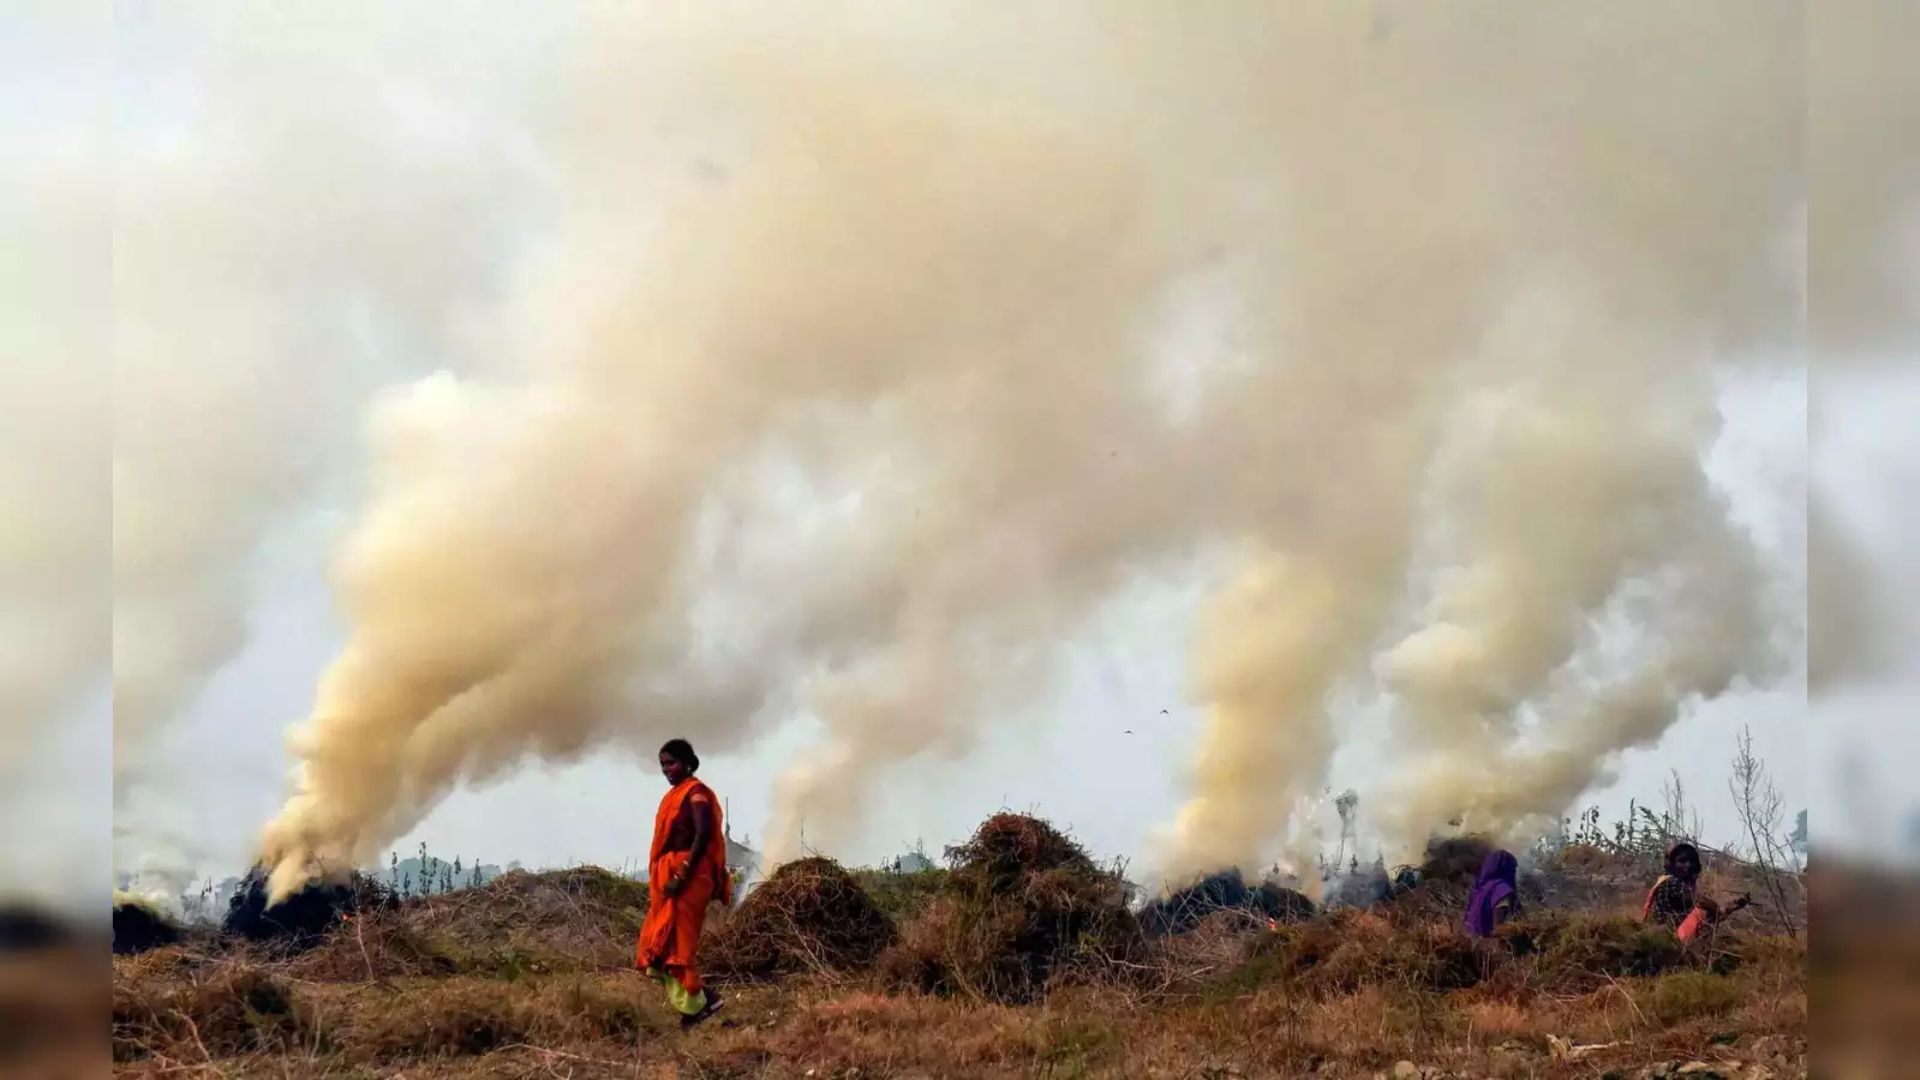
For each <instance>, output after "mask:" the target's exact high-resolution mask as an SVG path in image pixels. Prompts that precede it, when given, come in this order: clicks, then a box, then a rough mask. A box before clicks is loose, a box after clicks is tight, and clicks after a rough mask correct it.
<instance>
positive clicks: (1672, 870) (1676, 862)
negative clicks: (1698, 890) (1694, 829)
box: [1667, 840, 1702, 877]
mask: <svg viewBox="0 0 1920 1080" xmlns="http://www.w3.org/2000/svg"><path fill="white" fill-rule="evenodd" d="M1682 855H1691V856H1692V857H1693V868H1694V869H1695V870H1696V871H1697V870H1700V869H1702V865H1701V862H1700V849H1699V848H1696V847H1694V846H1693V845H1692V844H1689V843H1687V842H1686V841H1685V840H1682V841H1680V842H1679V843H1677V844H1675V845H1673V846H1672V847H1670V848H1668V849H1667V873H1669V874H1672V875H1673V876H1675V877H1679V876H1680V856H1682Z"/></svg>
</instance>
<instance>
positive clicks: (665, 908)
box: [634, 776, 733, 995]
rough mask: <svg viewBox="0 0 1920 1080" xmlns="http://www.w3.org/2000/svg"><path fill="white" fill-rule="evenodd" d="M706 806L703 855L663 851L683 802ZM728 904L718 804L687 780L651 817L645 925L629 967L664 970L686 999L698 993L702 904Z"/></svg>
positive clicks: (730, 888) (705, 789)
mask: <svg viewBox="0 0 1920 1080" xmlns="http://www.w3.org/2000/svg"><path fill="white" fill-rule="evenodd" d="M696 797H697V798H698V801H701V802H704V803H706V804H707V808H708V809H709V810H710V811H711V812H712V814H713V833H712V835H711V836H710V837H709V838H708V840H707V849H706V850H705V851H667V850H666V846H667V840H668V838H669V837H670V836H671V835H672V834H673V823H674V822H675V821H676V820H678V819H679V817H680V810H681V808H682V807H683V806H685V805H686V803H687V802H688V801H689V800H693V799H696ZM689 864H691V866H692V868H691V869H690V870H689V871H688V873H687V883H686V885H685V886H684V887H683V888H682V889H681V890H680V893H679V895H678V896H668V895H667V891H666V885H667V880H668V879H669V878H671V877H673V876H674V875H675V874H677V873H679V872H680V870H681V868H683V867H687V866H688V865H689ZM713 900H718V901H720V902H721V903H722V904H730V903H732V902H733V881H732V879H731V878H729V877H728V876H727V841H726V832H725V829H724V828H723V826H722V822H721V820H720V801H719V800H718V799H716V798H714V796H713V790H712V789H711V788H709V787H707V785H705V784H703V783H701V782H700V781H699V780H696V779H694V778H693V777H691V776H689V777H688V778H686V779H685V780H682V781H680V783H678V784H676V785H674V787H673V788H672V789H671V790H669V791H668V792H667V793H666V795H664V796H662V797H661V799H660V809H659V810H657V811H655V812H654V815H653V848H652V851H651V852H650V854H649V855H648V857H647V921H646V922H645V923H644V924H643V925H642V926H641V927H640V942H639V944H638V945H637V946H636V947H635V949H634V964H635V965H636V966H637V967H639V968H640V970H642V971H647V970H650V969H656V968H657V969H661V970H664V971H665V972H666V973H667V974H668V975H670V976H672V977H673V978H674V979H677V980H678V981H679V983H680V985H681V986H682V987H684V988H685V989H686V992H687V993H688V994H690V995H692V994H698V993H700V992H701V983H700V960H699V950H700V928H701V927H702V926H704V925H705V924H706V921H707V904H708V903H709V902H711V901H713Z"/></svg>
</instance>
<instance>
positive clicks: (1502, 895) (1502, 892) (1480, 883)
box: [1467, 849, 1520, 938]
mask: <svg viewBox="0 0 1920 1080" xmlns="http://www.w3.org/2000/svg"><path fill="white" fill-rule="evenodd" d="M1519 872H1520V860H1518V859H1516V858H1514V857H1513V852H1511V851H1502V850H1499V849H1495V850H1493V851H1489V852H1487V858H1486V861H1485V862H1482V863H1481V864H1480V877H1479V880H1477V881H1475V882H1474V883H1473V896H1472V897H1471V898H1470V899H1468V900H1467V933H1469V934H1471V935H1473V936H1474V937H1482V938H1484V937H1492V936H1493V928H1494V927H1496V926H1499V925H1500V924H1501V923H1503V922H1506V921H1507V920H1508V919H1510V918H1512V917H1513V916H1515V915H1518V914H1519V913H1520V892H1519V887H1518V886H1517V884H1516V883H1515V881H1514V877H1515V875H1516V874H1518V873H1519Z"/></svg>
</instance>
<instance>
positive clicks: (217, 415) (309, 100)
mask: <svg viewBox="0 0 1920 1080" xmlns="http://www.w3.org/2000/svg"><path fill="white" fill-rule="evenodd" d="M119 29H120V32H121V38H120V40H121V42H122V44H123V45H124V54H125V56H124V60H123V62H122V66H121V70H120V72H119V75H120V78H121V79H122V81H123V85H124V86H125V87H128V88H131V89H129V90H127V91H125V92H126V94H127V97H128V102H127V104H126V108H125V109H124V110H123V115H122V116H121V117H120V139H119V142H118V143H117V144H116V150H117V154H116V159H115V160H116V167H117V173H116V177H117V180H118V182H119V185H120V186H119V198H118V200H117V202H116V205H115V217H114V220H113V222H112V226H113V240H114V246H113V256H114V265H113V285H114V288H113V289H112V290H111V293H110V295H111V298H112V303H113V309H114V321H113V326H114V333H113V335H112V354H113V362H114V395H113V399H112V401H113V409H112V420H113V436H114V437H113V442H112V448H113V455H112V457H113V459H112V469H113V473H112V476H113V489H112V513H113V531H112V537H113V548H112V570H113V576H112V582H113V596H112V601H113V661H114V663H113V720H114V730H113V755H114V759H113V760H114V769H113V780H114V804H115V810H116V816H117V817H118V818H119V819H120V820H119V821H118V822H117V823H116V844H115V847H116V858H117V861H118V862H121V863H123V864H125V866H126V867H128V868H131V867H133V866H136V865H137V866H139V867H142V868H145V870H144V872H148V873H156V872H158V871H157V870H156V869H155V867H157V865H158V864H159V863H160V862H162V861H164V860H166V859H168V858H174V859H179V858H181V857H182V856H181V854H180V852H179V850H178V849H177V848H175V847H173V846H172V845H170V844H169V843H168V842H167V841H166V840H165V838H164V837H162V836H160V835H158V834H157V833H156V832H155V831H154V830H153V829H152V828H150V827H149V826H150V825H151V818H152V813H151V808H152V804H154V803H166V802H170V801H175V800H178V799H179V797H180V794H181V793H180V792H179V791H178V790H175V789H172V787H171V784H170V783H169V781H168V780H167V778H166V776H165V775H164V774H162V775H155V773H154V770H153V768H152V766H153V755H154V753H155V747H156V742H157V740H158V738H159V736H160V734H161V732H163V731H164V730H165V729H167V728H168V727H169V726H170V725H173V724H175V723H178V722H179V721H180V720H181V719H182V718H183V717H184V716H186V715H187V714H188V713H189V711H190V709H191V707H192V705H193V703H194V702H195V700H196V699H197V698H198V697H199V695H200V694H201V692H202V691H203V690H204V689H205V687H206V685H207V684H208V682H209V681H210V680H211V679H212V678H213V677H214V675H215V674H216V673H217V672H218V671H219V670H220V669H221V668H222V667H223V666H224V665H225V664H227V663H228V662H229V661H230V660H232V659H233V658H234V657H235V656H236V655H237V654H239V653H240V651H241V650H242V648H243V647H244V646H245V645H246V643H247V639H248V636H249V628H248V617H249V614H250V612H251V610H252V608H253V607H254V605H255V603H256V602H257V598H258V594H259V592H260V589H259V587H258V583H257V582H256V580H255V578H256V576H257V571H258V569H259V562H260V559H261V557H262V553H263V550H264V549H265V548H266V547H267V546H268V545H269V544H270V543H271V542H272V541H273V540H274V539H275V538H276V537H277V536H283V535H285V534H286V532H287V531H288V529H289V527H290V526H292V525H295V524H298V523H299V522H300V515H301V514H302V513H303V512H305V511H307V510H309V509H310V508H311V506H312V504H313V503H314V501H315V499H316V494H317V493H318V492H319V491H321V490H322V489H324V488H325V487H327V486H328V485H329V484H331V483H337V480H335V478H332V477H329V475H328V472H329V470H330V469H337V467H338V465H337V462H338V461H340V460H342V459H345V458H348V457H349V456H350V455H349V450H350V449H351V447H352V446H353V436H354V432H355V427H356V424H355V421H356V419H357V415H358V413H359V411H360V409H361V408H362V407H363V406H364V404H365V401H366V399H367V398H368V397H370V396H371V394H372V391H373V389H374V388H375V387H377V386H379V385H381V384H382V383H384V382H386V381H389V380H391V379H392V378H395V377H397V376H398V375H400V374H404V373H407V372H409V371H416V372H417V371H418V370H420V369H421V368H422V367H423V366H426V367H427V369H428V370H430V369H431V364H432V363H444V362H447V361H448V359H449V357H448V353H449V351H450V349H449V347H448V345H447V341H448V340H449V338H450V337H451V334H450V325H451V323H452V322H453V319H454V315H455V313H456V311H457V310H458V307H459V304H460V303H461V298H462V297H463V296H464V297H472V296H476V295H478V294H479V293H480V291H481V290H482V289H483V288H484V286H485V284H486V277H485V275H484V274H483V273H482V271H481V267H482V265H483V259H482V258H481V256H480V254H479V252H480V251H481V249H483V248H486V247H488V246H489V245H491V244H493V243H497V242H498V241H497V236H496V234H497V233H500V232H502V231H505V230H506V228H507V227H508V226H509V225H510V224H511V223H512V220H513V217H512V215H513V212H514V204H513V203H511V202H509V201H507V200H505V199H503V198H500V197H498V193H499V192H501V191H502V190H505V189H509V188H510V187H511V185H512V182H513V180H514V174H513V172H512V170H510V169H506V168H502V167H499V165H498V163H497V161H496V162H494V163H493V164H494V167H493V168H490V169H486V170H471V169H455V168H453V167H452V166H450V165H449V164H448V163H447V162H446V161H445V160H444V159H443V158H442V157H441V156H440V152H439V151H438V149H437V143H436V138H435V136H436V128H437V127H441V128H444V127H457V126H458V125H459V123H460V122H461V120H462V118H463V112H462V109H461V108H460V107H452V108H446V109H445V110H444V111H442V112H432V113H429V114H428V115H425V116H423V115H421V114H420V112H419V110H420V109H421V108H423V106H421V105H420V104H419V102H418V98H419V97H420V96H421V95H419V93H418V92H417V90H416V89H415V87H414V86H413V85H412V82H413V80H432V79H447V78H449V77H453V76H461V75H463V74H470V72H466V71H465V70H464V69H463V68H462V66H461V65H462V63H463V60H465V59H466V58H467V56H468V53H467V52H466V50H465V49H463V48H459V47H447V48H443V49H440V50H437V51H436V56H435V58H434V59H433V60H432V61H431V62H417V56H416V54H415V46H416V45H417V38H418V32H420V31H424V30H425V29H426V28H425V27H416V28H414V29H415V30H416V32H415V33H414V34H412V35H409V34H408V33H407V29H408V27H407V24H406V20H404V19H401V20H399V21H398V22H392V21H387V20H383V19H382V18H381V17H380V16H379V13H378V12H376V11H374V10H372V9H367V10H362V11H353V10H351V9H350V8H343V9H340V10H337V11H335V12H333V13H332V15H331V16H330V17H329V19H327V20H326V21H325V23H324V25H316V24H314V23H313V22H312V21H311V20H310V19H303V18H301V17H300V15H299V14H298V13H297V12H295V11H292V10H287V11H273V12H269V11H247V12H241V11H224V12H223V11H218V10H217V9H205V10H199V11H196V10H194V9H192V8H190V7H182V8H180V9H178V10H170V11H166V12H158V13H148V12H130V13H127V15H126V17H125V18H124V19H123V20H121V25H120V27H119ZM382 30H388V31H393V32H394V35H395V36H393V37H383V36H382V34H381V32H380V31H382ZM190 32H191V33H202V34H206V35H208V36H209V37H218V38H219V39H220V40H221V41H222V42H223V44H222V45H221V46H220V47H218V48H213V47H208V48H205V49H201V50H182V49H179V48H178V46H177V41H178V40H179V39H180V38H182V37H185V36H186V35H187V34H189V33H190ZM475 34H480V35H482V36H484V28H476V29H475ZM472 37H473V35H468V39H469V40H470V39H471V38H472ZM410 38H411V40H410ZM383 42H385V43H386V44H384V45H383V44H381V43H383ZM348 43H351V44H348ZM367 43H373V44H371V45H369V44H367ZM469 47H471V46H469ZM362 64H365V65H367V67H369V68H372V69H373V70H375V71H378V72H381V73H382V74H381V76H380V77H367V75H366V74H365V72H364V71H363V70H362V68H361V65H362ZM439 104H442V105H444V104H445V103H439ZM409 106H411V107H412V108H411V109H409ZM479 107H480V104H479V102H477V101H475V102H468V103H466V105H465V108H466V109H468V110H473V109H477V108H479ZM466 150H467V153H468V154H469V155H470V157H471V158H473V159H476V160H479V161H483V162H485V161H487V160H488V159H489V155H497V154H498V151H497V148H495V147H493V146H489V145H487V144H485V143H477V144H472V145H469V146H468V147H467V148H466ZM483 208H484V210H483ZM376 341H377V342H380V343H382V345H383V346H384V349H385V350H386V351H384V352H383V351H379V350H377V349H376V348H375V347H374V346H373V345H371V344H370V342H376ZM103 445H104V443H103ZM253 722H258V720H257V719H255V720H254V721H253ZM142 790H148V791H149V793H148V794H146V795H142V794H139V792H141V791H142ZM143 799H144V800H146V805H144V806H143V805H142V800H143ZM185 869H186V867H185V866H184V865H175V866H173V867H172V869H171V872H173V873H176V874H177V873H179V872H182V871H183V870H185Z"/></svg>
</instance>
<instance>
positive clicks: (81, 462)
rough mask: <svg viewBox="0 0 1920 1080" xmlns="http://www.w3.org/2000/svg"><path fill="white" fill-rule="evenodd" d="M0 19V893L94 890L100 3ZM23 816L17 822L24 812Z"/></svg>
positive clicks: (104, 609) (100, 425)
mask: <svg viewBox="0 0 1920 1080" xmlns="http://www.w3.org/2000/svg"><path fill="white" fill-rule="evenodd" d="M8 29H9V32H8V33H7V34H5V35H0V134H4V136H5V138H4V139H3V140H0V172H4V174H5V176H6V181H5V182H4V183H0V236H4V237H5V238H6V242H5V244H4V245H0V815H4V816H5V818H6V820H8V821H10V822H14V823H15V827H14V828H11V829H9V830H8V831H7V835H6V837H5V839H4V841H0V903H12V902H18V901H22V900H32V901H36V902H39V903H54V904H58V905H61V906H62V907H66V906H67V905H74V904H77V903H79V902H82V901H84V899H86V898H87V897H89V896H95V897H97V896H98V885H99V881H100V873H101V868H102V864H103V863H104V861H105V856H106V828H105V820H104V816H103V815H101V814H100V813H98V812H97V811H96V807H95V800H94V798H93V796H95V794H96V792H95V790H94V789H93V787H92V786H91V785H90V784H89V783H88V780H89V778H90V774H91V773H93V772H94V771H96V769H97V757H98V755H99V754H101V753H103V752H104V743H105V741H106V731H105V720H106V713H105V709H104V708H103V707H101V706H99V705H98V702H99V699H101V698H103V697H104V696H105V684H106V681H107V674H108V664H109V659H110V653H109V649H110V646H111V642H110V636H109V630H110V623H111V619H112V612H111V609H110V607H109V597H108V590H107V585H106V574H107V570H108V543H109V535H110V529H111V525H112V521H111V516H110V515H111V505H110V501H109V496H108V492H107V490H106V483H107V478H108V448H109V438H110V434H111V429H110V425H111V421H112V417H111V410H110V408H109V407H108V400H109V399H108V394H109V392H110V375H111V372H110V369H109V364H108V353H107V348H108V336H109V328H110V326H111V319H110V318H109V317H108V316H109V312H108V303H107V293H106V291H105V288H104V286H103V282H104V281H105V279H106V276H107V274H108V272H109V271H110V269H111V266H112V250H113V249H112V241H113V236H112V221H111V208H112V195H113V192H112V187H111V184H110V181H109V177H108V172H107V168H106V166H107V164H108V163H110V162H111V152H112V146H111V141H110V139H111V131H112V102H111V99H110V97H109V96H108V94H107V93H106V92H105V90H104V87H105V85H106V81H107V79H108V77H109V71H110V65H111V50H110V49H109V48H108V47H106V46H105V45H104V44H103V43H102V38H101V36H100V35H102V34H103V32H104V31H105V29H106V20H105V19H104V18H102V17H101V13H99V12H94V11H91V10H85V9H79V8H69V7H67V6H59V7H55V6H50V5H42V6H38V7H33V6H30V7H29V8H28V9H27V10H22V11H19V12H17V13H15V12H11V11H10V12H9V18H8ZM29 822H30V823H31V827H27V823H29Z"/></svg>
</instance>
